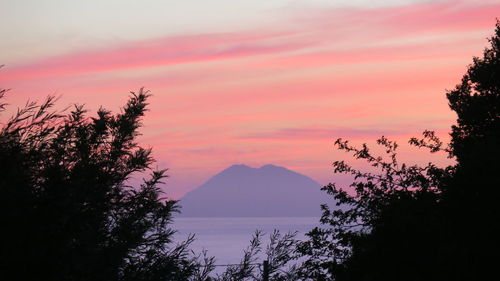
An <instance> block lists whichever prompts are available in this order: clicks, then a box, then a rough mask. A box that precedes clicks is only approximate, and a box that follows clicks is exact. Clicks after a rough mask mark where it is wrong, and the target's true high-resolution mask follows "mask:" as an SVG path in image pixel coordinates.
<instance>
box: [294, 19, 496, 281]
mask: <svg viewBox="0 0 500 281" xmlns="http://www.w3.org/2000/svg"><path fill="white" fill-rule="evenodd" d="M490 43H491V45H490V47H489V48H487V49H485V51H484V54H483V57H481V58H478V57H475V58H474V59H473V64H472V65H470V66H469V68H468V71H467V73H466V74H465V75H464V76H463V79H462V81H461V83H460V84H458V85H457V86H456V87H455V89H453V90H451V91H449V92H448V93H447V98H448V101H449V105H450V108H451V109H452V110H453V111H454V112H455V113H456V114H457V124H456V125H454V126H452V131H451V137H452V139H451V143H450V144H449V145H448V146H444V145H443V143H442V142H441V141H440V140H439V139H438V138H437V137H436V136H435V135H434V133H433V132H430V131H426V132H424V138H423V139H416V138H413V139H411V140H410V143H411V144H412V145H416V146H418V147H426V148H429V149H430V151H431V152H438V151H444V152H445V153H447V154H448V155H449V157H452V158H454V159H455V160H456V164H455V165H453V166H449V167H446V168H438V167H436V166H434V165H433V164H429V165H427V166H425V167H419V166H406V165H404V164H400V163H399V162H398V161H397V147H398V146H397V144H396V143H395V142H392V141H390V140H388V139H386V138H384V137H382V138H381V139H379V140H378V144H379V145H381V146H382V147H383V148H384V150H385V151H386V153H387V154H386V155H383V156H379V155H374V154H372V152H371V151H370V150H369V149H368V147H367V146H366V145H363V146H362V147H354V146H352V145H350V143H349V142H347V141H344V140H342V139H338V140H337V141H336V143H335V144H336V146H337V148H338V149H340V150H344V151H347V152H351V153H352V154H353V156H354V157H355V158H357V159H363V160H366V161H367V162H368V163H369V164H370V165H371V166H372V167H374V168H375V169H378V171H379V172H378V173H376V172H374V173H369V172H363V171H360V170H356V169H354V168H353V167H351V166H349V165H348V164H347V163H346V162H344V161H336V162H334V164H333V165H334V171H335V172H336V173H347V174H351V175H353V176H354V177H355V181H354V182H353V183H352V184H351V185H350V186H351V187H352V188H353V189H354V191H355V193H354V194H351V193H348V192H346V191H345V190H344V189H342V188H339V187H337V186H336V185H335V184H330V185H328V186H326V187H324V189H325V190H326V191H327V192H328V193H329V194H331V195H332V196H333V197H335V198H336V199H338V200H339V202H340V204H342V205H343V206H344V207H347V208H345V209H336V210H331V209H329V208H328V207H327V206H323V210H324V213H323V216H322V218H321V222H322V223H323V224H324V227H321V228H315V229H313V230H312V231H311V232H310V233H309V234H308V235H309V240H308V241H306V242H304V243H301V244H300V245H299V248H298V251H299V252H300V253H301V254H302V255H303V256H304V257H305V259H306V261H305V262H304V264H303V266H302V269H301V274H302V278H303V279H311V280H337V281H341V280H357V281H363V280H491V278H492V276H496V275H497V273H496V272H495V268H496V265H495V264H494V261H496V260H497V259H496V258H495V255H496V253H498V237H500V233H499V231H498V229H500V228H499V227H498V224H499V221H500V217H499V216H500V207H499V206H500V205H499V204H498V202H497V201H498V198H499V195H500V177H499V176H498V171H499V165H498V161H499V160H500V22H499V21H497V24H496V30H495V35H494V36H493V37H492V38H490Z"/></svg>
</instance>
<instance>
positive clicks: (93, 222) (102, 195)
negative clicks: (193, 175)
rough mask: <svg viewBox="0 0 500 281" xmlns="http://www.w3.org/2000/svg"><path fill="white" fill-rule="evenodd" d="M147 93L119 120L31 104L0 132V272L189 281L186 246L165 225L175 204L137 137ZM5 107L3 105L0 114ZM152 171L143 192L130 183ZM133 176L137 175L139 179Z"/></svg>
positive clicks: (191, 264)
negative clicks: (165, 191) (131, 180)
mask: <svg viewBox="0 0 500 281" xmlns="http://www.w3.org/2000/svg"><path fill="white" fill-rule="evenodd" d="M4 94H5V91H4V90H2V92H1V93H0V95H2V96H3V95H4ZM148 97H149V94H148V92H146V91H143V90H142V89H141V90H140V91H139V92H138V93H132V94H131V96H130V99H129V101H128V102H127V104H126V105H125V107H123V109H122V110H121V112H120V113H119V114H116V115H113V114H111V112H109V111H108V110H105V109H103V108H101V109H99V110H98V112H97V116H96V117H88V116H87V111H86V110H85V109H84V107H83V106H78V105H77V106H75V107H74V108H73V110H71V112H70V113H69V114H64V113H61V112H54V111H52V107H53V106H54V102H55V99H54V97H49V98H47V99H46V100H45V101H44V102H43V103H41V104H37V103H34V102H28V103H27V104H26V105H25V106H24V107H23V108H21V109H19V110H18V111H17V112H16V113H15V114H14V116H12V117H11V118H10V119H8V120H7V121H6V123H4V125H2V127H1V128H0V194H1V196H0V221H1V225H2V237H1V239H0V243H1V245H0V248H1V249H2V250H1V251H0V267H1V269H0V271H1V272H2V275H4V276H15V279H17V280H35V279H36V280H187V278H186V276H192V275H193V274H194V272H196V270H197V268H196V262H195V260H194V258H192V257H190V256H189V255H188V254H189V251H188V248H187V246H188V244H189V242H190V241H191V240H192V238H191V239H188V241H186V242H184V243H181V244H178V245H175V244H174V243H173V242H172V235H173V233H174V231H173V230H172V229H171V228H170V227H169V224H170V223H171V221H172V213H173V212H175V211H176V210H177V207H176V204H175V203H176V202H175V201H172V200H167V199H166V198H163V197H162V192H161V190H160V188H159V187H158V184H160V183H161V181H162V179H164V178H165V170H152V169H151V168H150V167H151V165H152V164H153V158H152V156H151V149H146V148H142V147H140V146H139V145H138V144H137V142H136V138H137V136H138V135H139V131H138V129H139V128H140V126H141V118H142V116H143V115H144V113H145V111H146V106H147V98H148ZM0 109H5V104H2V106H0ZM148 171H149V173H150V176H149V178H147V179H145V180H144V181H143V183H142V184H140V185H139V186H131V185H130V184H129V183H130V179H131V177H132V176H133V175H134V174H135V175H139V174H143V173H145V172H148ZM138 173H139V174H138Z"/></svg>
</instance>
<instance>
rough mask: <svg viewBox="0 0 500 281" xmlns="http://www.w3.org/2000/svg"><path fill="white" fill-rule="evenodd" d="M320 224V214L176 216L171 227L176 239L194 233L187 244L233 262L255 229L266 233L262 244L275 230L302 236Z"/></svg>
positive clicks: (196, 249)
mask: <svg viewBox="0 0 500 281" xmlns="http://www.w3.org/2000/svg"><path fill="white" fill-rule="evenodd" d="M319 225H320V224H319V217H224V218H222V217H221V218H213V217H207V218H205V217H204V218H201V217H200V218H194V217H190V218H186V217H183V218H175V220H174V223H173V225H172V227H173V228H174V229H175V230H177V233H176V234H175V237H174V240H175V241H177V242H179V241H183V240H185V239H186V238H187V237H188V236H189V235H190V234H195V241H194V242H193V243H192V244H191V247H190V248H191V249H192V250H193V251H194V252H195V253H200V252H201V251H203V250H206V251H207V252H208V255H209V256H214V257H215V258H216V264H234V263H238V262H240V260H241V258H242V257H243V250H244V249H245V248H247V247H248V246H249V245H250V239H251V238H252V235H253V234H254V233H255V231H256V230H261V231H263V232H264V233H265V235H264V236H263V241H262V245H263V246H264V247H263V248H265V246H266V245H267V243H268V241H269V235H270V234H271V233H272V232H273V231H274V230H279V231H280V232H281V233H286V232H290V231H291V232H295V231H297V236H296V237H297V238H298V239H301V240H303V239H305V238H306V236H305V234H306V233H307V232H309V231H310V230H311V229H313V228H314V227H315V226H319Z"/></svg>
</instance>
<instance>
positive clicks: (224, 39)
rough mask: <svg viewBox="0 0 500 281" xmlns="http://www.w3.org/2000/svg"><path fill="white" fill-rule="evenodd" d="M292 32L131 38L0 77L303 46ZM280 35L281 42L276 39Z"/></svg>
mask: <svg viewBox="0 0 500 281" xmlns="http://www.w3.org/2000/svg"><path fill="white" fill-rule="evenodd" d="M290 35H293V33H292V32H275V33H272V32H267V33H262V34H260V33H255V32H242V33H225V34H202V35H193V36H178V37H167V38H160V39H154V40H148V41H142V42H131V43H127V44H123V45H120V46H116V47H113V48H108V49H98V50H89V51H83V52H77V53H73V54H68V55H63V56H59V57H53V58H48V59H44V60H41V61H39V62H35V63H32V64H27V65H22V66H15V67H13V68H10V69H6V73H5V74H4V75H3V77H2V78H3V79H4V80H9V79H27V78H34V77H44V76H61V75H68V74H77V73H84V72H99V71H110V70H119V69H129V68H137V67H152V66H160V65H171V64H181V63H193V62H202V61H210V60H221V59H227V58H237V57H242V56H251V55H263V54H269V53H277V52H283V51H289V50H294V49H298V48H301V47H304V45H305V44H304V43H301V42H297V41H295V42H288V40H287V37H289V36H290ZM276 39H281V40H282V41H281V42H276Z"/></svg>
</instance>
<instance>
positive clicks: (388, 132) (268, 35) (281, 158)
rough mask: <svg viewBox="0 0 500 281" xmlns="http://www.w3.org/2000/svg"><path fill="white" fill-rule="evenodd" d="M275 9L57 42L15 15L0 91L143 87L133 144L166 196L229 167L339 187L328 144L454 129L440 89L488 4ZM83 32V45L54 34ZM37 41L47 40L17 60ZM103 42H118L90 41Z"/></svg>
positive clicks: (468, 49)
mask: <svg viewBox="0 0 500 281" xmlns="http://www.w3.org/2000/svg"><path fill="white" fill-rule="evenodd" d="M22 2H26V0H23V1H22ZM49 2H50V1H49ZM52 2H55V0H54V1H52ZM170 2H172V1H170ZM219 2H224V1H219ZM257 2H259V1H257ZM279 2H280V3H281V4H280V5H281V6H278V7H272V8H269V7H266V9H265V13H259V17H257V16H253V17H252V16H251V15H252V13H255V14H257V12H258V11H259V9H258V8H259V7H260V6H259V7H255V10H251V9H250V8H251V7H250V8H248V7H246V6H245V9H250V10H249V14H250V16H249V15H247V14H245V15H243V14H242V17H241V22H240V21H238V17H236V16H235V15H231V16H229V17H228V19H227V20H226V22H224V21H222V20H221V22H220V23H219V25H217V24H212V23H213V19H212V20H210V19H211V18H212V17H208V16H207V18H206V19H205V18H204V17H203V16H199V17H197V18H195V19H193V22H192V23H191V25H190V24H189V21H186V26H194V27H196V28H194V27H193V28H191V29H189V28H180V27H176V26H175V25H172V26H173V27H172V29H171V30H169V29H168V28H163V29H161V30H156V29H153V30H152V27H153V25H151V26H147V25H144V26H143V29H144V33H140V32H139V31H140V30H141V29H140V27H141V25H140V24H138V25H139V26H138V27H137V28H136V29H133V30H131V31H130V34H129V36H128V37H127V35H122V34H127V33H126V32H125V31H123V30H120V29H119V27H117V29H116V33H113V32H112V30H113V29H111V28H110V27H108V26H104V27H103V28H102V30H101V29H99V28H95V27H92V24H90V22H89V27H88V29H86V27H85V26H86V25H85V24H82V25H81V26H79V25H76V24H75V27H73V29H72V30H71V34H72V35H71V36H70V37H64V36H62V37H57V36H55V35H54V34H56V33H57V32H56V31H54V34H52V33H50V30H51V29H50V28H48V27H46V30H43V29H42V27H39V29H37V22H35V21H34V20H33V22H31V21H29V20H28V21H26V22H24V23H23V24H24V25H19V26H18V27H17V28H18V29H19V30H18V31H19V32H18V33H17V35H12V34H11V33H8V32H7V31H6V30H0V35H2V33H5V34H4V35H6V36H7V35H8V36H11V37H8V36H7V37H8V38H12V40H9V43H8V44H5V45H4V46H3V47H2V46H0V49H1V51H2V53H3V54H4V55H1V56H0V63H1V62H2V61H5V62H6V64H7V65H6V66H5V68H3V69H2V70H1V72H0V73H1V74H0V86H1V87H3V88H10V89H12V90H11V91H10V92H9V96H8V97H7V102H9V103H10V104H11V105H12V107H13V108H14V107H16V106H21V105H22V104H24V102H25V101H26V100H27V99H31V100H42V99H43V98H44V97H45V96H47V95H49V94H57V95H62V98H61V100H60V105H61V107H64V106H67V105H68V104H71V103H85V104H86V105H87V106H88V107H89V108H90V109H93V110H95V109H97V108H98V107H99V106H100V105H103V106H105V107H107V108H109V109H112V110H118V108H119V107H120V106H121V105H123V104H124V103H125V101H126V99H127V94H128V92H129V91H136V90H138V89H139V88H140V87H142V86H144V87H145V88H146V89H148V90H150V91H151V92H152V94H153V97H152V98H151V100H150V102H151V106H150V111H149V112H148V114H147V116H146V118H145V120H144V124H145V127H144V128H143V130H142V131H143V135H142V136H141V143H142V144H144V145H145V146H151V147H153V149H154V155H155V158H156V159H157V160H158V163H157V165H158V167H160V168H169V169H170V172H169V174H170V179H169V180H168V181H167V184H166V187H165V188H166V191H167V194H168V195H169V196H170V197H173V198H179V197H180V196H182V195H183V194H185V193H186V192H187V191H189V190H191V189H193V188H195V187H197V186H198V185H200V184H201V183H203V182H204V181H206V180H207V179H208V178H209V177H210V176H211V175H213V174H215V173H217V172H218V171H220V170H221V169H224V168H225V167H226V166H229V165H232V164H240V163H243V164H247V165H250V166H260V165H264V164H268V163H272V164H276V165H282V166H285V167H288V168H290V169H292V170H295V171H298V172H301V173H303V174H305V175H308V176H311V177H313V178H314V179H316V180H317V181H318V182H320V183H322V184H326V183H328V182H333V181H336V179H337V180H339V179H340V180H341V178H336V177H335V175H333V174H332V172H331V166H330V164H331V162H333V161H334V160H338V159H340V158H347V156H346V155H344V154H342V153H339V152H336V151H335V150H334V149H333V141H334V140H335V139H336V138H339V137H341V138H345V139H351V140H353V141H354V142H356V143H362V142H368V143H373V142H374V140H375V139H376V138H378V137H380V136H381V135H385V136H388V137H390V138H392V139H396V140H398V141H399V142H400V143H401V144H404V143H406V142H407V140H408V139H409V138H410V137H412V136H418V135H419V134H420V133H421V132H422V131H423V130H425V129H429V130H435V131H437V132H438V134H439V135H441V136H442V137H444V138H446V137H447V132H448V130H449V127H450V125H451V124H452V123H453V121H454V115H453V114H452V112H451V111H450V110H449V109H448V106H447V101H446V99H445V92H446V89H451V88H452V87H453V86H454V85H455V84H456V83H458V82H459V80H460V78H461V76H462V75H463V74H464V72H465V70H466V68H467V65H468V64H469V63H471V60H472V57H473V56H475V55H476V56H477V55H480V54H481V52H482V50H483V49H484V47H485V46H486V45H487V40H486V38H487V37H488V36H490V35H491V34H492V33H493V28H494V24H495V17H496V16H499V12H500V1H491V0H488V1H459V0H448V1H389V2H390V3H389V2H388V3H389V4H384V5H375V6H374V5H369V4H368V2H369V1H366V3H367V4H366V5H363V1H355V2H356V3H357V4H356V5H347V4H345V3H340V2H342V1H338V2H339V3H340V4H339V3H337V4H338V5H329V4H326V3H324V2H321V1H318V2H317V3H316V2H315V4H314V5H313V4H307V1H303V3H302V2H301V1H298V2H300V3H301V5H297V4H295V5H291V4H286V3H285V2H286V1H279ZM282 2H283V3H282ZM313 2H314V1H313ZM333 2H335V1H333ZM224 3H225V2H224ZM224 3H219V4H220V5H221V7H225V6H223V4H224ZM259 3H260V2H259ZM311 3H312V2H311ZM2 5H3V4H2ZM227 5H230V4H229V1H227ZM231 5H235V4H234V3H232V4H231ZM255 5H257V4H255ZM125 6H126V5H125ZM231 7H232V6H231ZM238 7H239V6H238ZM1 8H10V9H12V10H13V11H14V10H15V8H16V7H14V5H13V6H12V7H10V6H8V5H5V6H4V7H1ZM46 8H47V7H46ZM188 8H190V9H191V7H188ZM188 8H186V9H188ZM236 8H237V7H236V6H235V7H234V9H236ZM240 8H241V9H243V8H242V7H240ZM47 9H48V8H47ZM151 9H154V7H151ZM262 9H264V8H262ZM59 12H61V11H59ZM125 12H126V11H123V13H125ZM222 12H223V11H221V13H222ZM240 12H241V11H240ZM82 13H83V12H82ZM193 13H195V14H200V15H203V14H202V13H201V12H200V11H193ZM48 16H50V15H48ZM119 16H120V15H119V14H116V15H115V14H110V15H109V17H110V18H109V19H108V20H109V21H110V23H113V22H114V21H116V22H119V21H120V19H119V18H118V17H119ZM220 16H221V17H224V14H221V15H220ZM113 17H117V18H116V19H114V18H113ZM142 17H145V15H142ZM172 17H173V18H176V17H175V15H173V16H172ZM35 18H36V17H35ZM140 19H141V15H138V17H137V20H138V21H140ZM144 19H145V22H147V21H146V18H144ZM65 20H68V19H65ZM78 20H79V21H80V22H82V23H85V19H80V18H76V19H75V22H78ZM88 20H89V21H90V20H91V19H88ZM181 20H182V18H180V19H179V21H181ZM61 21H62V19H61ZM44 24H45V25H47V26H49V25H48V23H44ZM54 24H55V23H54ZM60 24H61V25H63V24H64V23H60ZM68 24H69V22H68ZM144 24H146V23H144ZM148 24H151V23H148ZM155 24H157V23H155ZM109 26H113V25H112V24H110V25H109ZM93 28H95V29H93ZM108 29H109V30H108ZM104 30H105V31H104ZM110 30H111V31H110ZM162 32H163V33H162ZM90 33H91V34H92V36H93V37H88V38H96V39H95V41H92V40H80V39H78V40H71V39H65V38H87V37H85V36H83V35H82V34H84V35H85V34H90ZM39 34H46V36H47V38H48V39H54V40H53V41H51V42H46V41H43V42H42V41H41V42H40V44H39V45H40V47H39V48H37V46H38V45H37V44H34V45H32V46H31V47H30V48H32V49H33V51H32V52H31V51H24V52H22V51H21V50H31V49H27V48H28V47H29V46H27V42H30V40H34V39H33V38H38V37H37V36H39ZM113 34H114V35H116V34H120V36H121V38H120V39H119V40H118V39H117V40H108V39H102V38H106V36H107V35H109V36H110V37H112V38H114V37H113ZM116 36H118V35H116ZM124 36H125V37H124ZM4 38H6V37H5V36H4ZM49 41H50V40H49ZM75 42H81V44H76V43H75ZM5 54H9V56H5ZM3 56H5V57H3ZM3 118H5V116H3ZM401 154H402V158H404V159H405V160H408V161H409V162H420V163H426V162H428V161H430V160H432V161H437V162H439V163H446V161H447V160H446V159H445V157H444V156H443V155H430V154H428V153H424V152H419V151H418V150H416V149H413V148H407V147H405V145H403V148H402V151H401Z"/></svg>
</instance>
